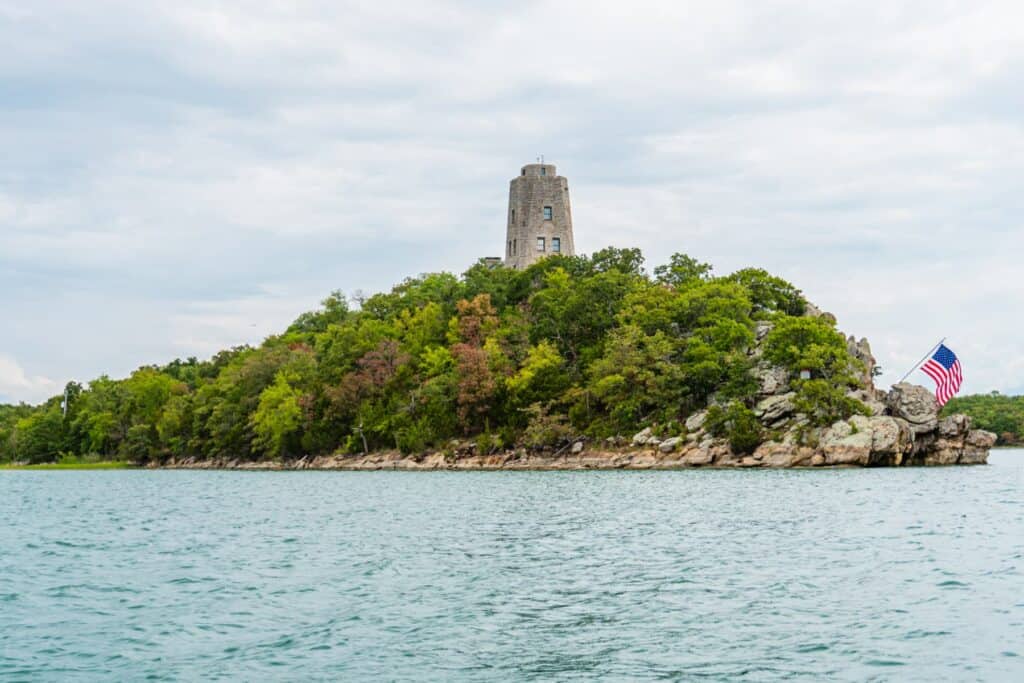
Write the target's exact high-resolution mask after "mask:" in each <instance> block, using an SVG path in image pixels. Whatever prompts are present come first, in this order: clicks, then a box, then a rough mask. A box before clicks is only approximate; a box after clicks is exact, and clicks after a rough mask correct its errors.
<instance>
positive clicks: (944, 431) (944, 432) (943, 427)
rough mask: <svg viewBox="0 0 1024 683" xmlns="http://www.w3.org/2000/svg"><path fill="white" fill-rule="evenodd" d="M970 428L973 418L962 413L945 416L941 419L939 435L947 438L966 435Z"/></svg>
mask: <svg viewBox="0 0 1024 683" xmlns="http://www.w3.org/2000/svg"><path fill="white" fill-rule="evenodd" d="M970 429H971V418H969V417H967V416H966V415H963V414H961V413H957V414H956V415H950V416H948V417H944V418H942V419H941V420H940V421H939V436H941V437H944V438H947V439H949V438H955V437H958V436H966V435H967V432H969V431H970Z"/></svg>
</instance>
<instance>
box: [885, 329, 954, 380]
mask: <svg viewBox="0 0 1024 683" xmlns="http://www.w3.org/2000/svg"><path fill="white" fill-rule="evenodd" d="M944 341H946V338H945V337H943V338H942V339H940V340H939V343H938V344H936V345H935V346H933V347H932V350H931V351H929V352H928V353H926V354H924V356H922V357H921V360H919V361H917V362H916V363H914V367H912V368H910V370H908V371H907V374H905V375H903V377H901V378H900V381H899V382H896V384H899V383H900V382H902V381H903V380H905V379H906V378H908V377H910V373H912V372H913V371H914V370H917V367H918V366H919V365H921V363H923V362H925V361H926V360H927V359H928V357H929V356H931V355H932V354H933V353H935V349H937V348H939V347H940V346H942V343H943V342H944Z"/></svg>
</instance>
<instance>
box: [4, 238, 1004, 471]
mask: <svg viewBox="0 0 1024 683" xmlns="http://www.w3.org/2000/svg"><path fill="white" fill-rule="evenodd" d="M354 300H355V301H359V302H360V305H359V306H358V307H356V306H355V305H353V306H352V307H350V306H349V303H348V301H347V300H346V298H345V296H344V295H342V294H341V293H340V292H337V291H336V292H332V293H331V294H330V295H329V296H328V297H327V298H326V299H324V301H323V302H322V305H321V307H320V308H319V309H317V310H316V311H312V312H309V313H304V314H302V315H300V316H298V317H297V318H296V320H295V322H294V323H293V324H292V325H290V326H289V327H288V329H287V330H286V331H285V332H284V333H283V334H282V335H280V336H272V337H270V338H268V339H266V340H265V341H264V342H263V343H262V344H260V345H259V346H258V347H248V346H241V347H236V348H232V349H228V350H225V351H222V352H220V353H218V354H216V355H215V356H214V357H213V358H211V359H209V360H202V361H201V360H198V359H196V358H188V359H185V360H181V359H178V360H174V361H172V362H170V363H168V364H166V365H164V366H160V367H144V368H140V369H138V370H137V371H135V372H134V373H132V374H131V375H130V376H129V377H127V378H124V379H119V380H116V379H111V378H109V377H106V376H101V377H99V378H97V379H96V380H94V381H92V382H90V383H89V384H88V386H85V387H83V386H81V385H78V384H74V383H72V384H70V385H69V386H68V387H67V394H68V398H69V400H68V406H67V414H66V415H65V414H64V411H63V407H62V401H61V397H54V398H53V399H51V400H49V401H47V402H45V403H43V404H42V405H39V406H35V407H32V406H24V405H22V406H0V461H4V462H10V461H16V462H22V461H23V462H52V461H54V460H56V459H57V458H58V457H60V456H61V454H65V455H69V456H70V457H77V458H81V457H86V456H88V457H99V458H103V459H107V460H114V459H116V460H119V461H130V462H134V463H143V462H147V461H160V460H163V459H165V458H170V457H175V458H181V457H186V456H199V457H229V458H238V459H247V458H258V457H269V458H293V457H300V456H302V455H305V454H310V453H327V452H336V451H339V450H345V451H348V452H353V453H361V452H363V451H364V450H374V449H392V448H397V449H399V450H401V451H403V452H406V453H418V452H423V451H425V450H428V449H432V448H443V447H444V446H445V444H447V443H448V442H450V440H451V439H452V438H455V437H461V436H470V437H477V438H478V443H477V450H478V452H490V451H492V450H494V449H497V448H505V447H511V446H514V445H515V446H527V447H531V448H561V447H564V446H566V445H567V444H569V443H570V442H571V440H572V439H574V438H576V437H578V436H579V435H581V434H589V435H592V436H606V435H614V434H628V433H630V432H631V431H632V430H635V429H638V428H640V427H642V426H645V425H651V424H659V425H663V426H664V425H669V427H668V429H669V432H672V433H674V432H675V431H678V430H679V429H680V427H679V425H680V424H681V422H682V420H683V419H684V418H685V417H686V416H687V415H689V414H690V413H691V412H693V411H694V410H696V409H700V408H703V407H705V406H706V405H707V404H708V403H709V402H713V403H722V402H724V403H725V404H726V405H727V407H726V408H720V409H713V411H718V412H720V413H721V418H720V420H718V422H720V425H719V426H718V427H716V428H717V429H719V430H720V431H721V433H722V434H723V435H725V436H727V437H728V438H729V440H730V442H731V443H733V447H734V448H736V449H737V450H741V451H744V452H746V451H749V450H751V449H752V448H754V447H756V444H757V441H758V440H759V439H760V438H762V435H761V433H760V427H759V426H758V425H757V424H756V420H753V418H752V414H751V413H750V411H749V410H748V409H747V408H746V407H745V406H746V405H750V404H751V402H752V399H753V397H754V394H755V393H756V390H757V387H756V382H755V380H754V379H753V377H752V375H751V372H750V370H751V364H752V359H751V354H750V350H751V347H752V346H753V344H754V334H753V330H754V321H755V320H756V319H769V320H771V321H772V322H773V323H774V325H775V327H774V329H773V331H772V332H771V333H770V334H769V338H768V341H767V344H766V347H765V355H766V357H768V358H769V359H770V360H772V361H773V362H777V363H780V364H782V365H785V366H786V367H788V368H790V369H791V370H798V369H805V368H806V369H812V370H813V371H814V373H815V379H814V380H813V381H812V382H808V383H804V384H803V385H801V386H799V388H798V391H799V400H800V401H802V402H803V403H802V404H801V405H806V407H807V411H808V412H809V413H810V414H812V415H814V416H816V419H820V420H825V419H829V418H831V417H832V416H836V415H840V416H842V415H846V414H848V413H850V412H851V411H856V410H858V408H857V406H855V405H853V404H851V403H850V402H849V401H847V400H846V398H845V390H846V388H847V387H848V386H851V385H852V384H853V383H854V381H855V380H854V379H853V377H854V376H855V375H856V373H855V372H854V370H855V367H854V365H853V362H852V361H851V359H850V357H849V354H848V352H847V350H846V345H845V341H844V339H843V337H842V336H841V335H840V334H839V333H838V332H836V331H835V330H834V329H833V328H832V326H831V324H829V322H828V321H825V320H820V319H811V318H798V317H794V316H796V315H798V314H799V313H800V312H802V310H803V307H804V300H803V297H802V296H801V295H800V292H799V290H797V289H796V288H794V287H793V286H792V285H790V284H789V283H787V282H785V281H784V280H780V279H779V278H775V277H773V276H771V275H769V274H767V273H765V272H764V271H761V270H755V269H747V270H742V271H738V272H737V273H733V274H732V275H730V276H728V277H718V278H716V277H712V274H711V266H710V265H708V264H705V263H701V262H699V261H697V260H696V259H693V258H692V257H689V256H686V255H685V254H675V255H673V256H672V257H671V259H670V261H669V263H668V264H665V265H660V266H658V267H656V268H654V276H653V277H649V276H648V275H647V274H645V271H644V258H643V255H642V254H641V253H640V252H639V250H636V249H616V248H607V249H603V250H601V251H598V252H596V253H595V254H593V255H592V256H590V257H585V256H571V257H570V256H562V255H556V256H551V257H549V258H545V259H542V260H540V261H539V262H537V263H535V264H533V265H531V266H530V267H529V268H527V269H525V270H522V271H516V270H511V269H506V268H503V267H500V266H498V267H495V266H494V265H492V264H488V263H485V262H480V263H477V264H475V265H474V266H472V267H471V268H470V269H469V270H467V271H466V272H465V273H464V274H463V275H462V276H461V277H457V276H455V275H452V274H449V273H432V274H424V275H420V276H418V277H415V278H408V279H406V280H405V281H403V282H401V283H400V284H398V285H397V286H395V287H394V288H392V289H391V291H389V292H382V293H379V294H375V295H373V296H370V297H368V298H367V297H356V298H355V299H354ZM716 415H717V412H716ZM716 419H718V418H716ZM716 424H718V423H717V422H716ZM1000 424H1002V423H1000ZM481 435H482V436H481Z"/></svg>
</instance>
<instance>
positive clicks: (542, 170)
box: [540, 166, 548, 175]
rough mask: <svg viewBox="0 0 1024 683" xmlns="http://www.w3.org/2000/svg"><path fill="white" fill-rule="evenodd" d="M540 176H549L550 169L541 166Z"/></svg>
mask: <svg viewBox="0 0 1024 683" xmlns="http://www.w3.org/2000/svg"><path fill="white" fill-rule="evenodd" d="M540 174H541V175H547V174H548V167H547V166H541V167H540Z"/></svg>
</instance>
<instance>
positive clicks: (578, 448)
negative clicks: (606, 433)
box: [572, 441, 583, 455]
mask: <svg viewBox="0 0 1024 683" xmlns="http://www.w3.org/2000/svg"><path fill="white" fill-rule="evenodd" d="M572 452H573V453H574V454H576V455H579V454H580V453H582V452H583V442H582V441H577V442H576V443H574V444H573V445H572Z"/></svg>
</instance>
